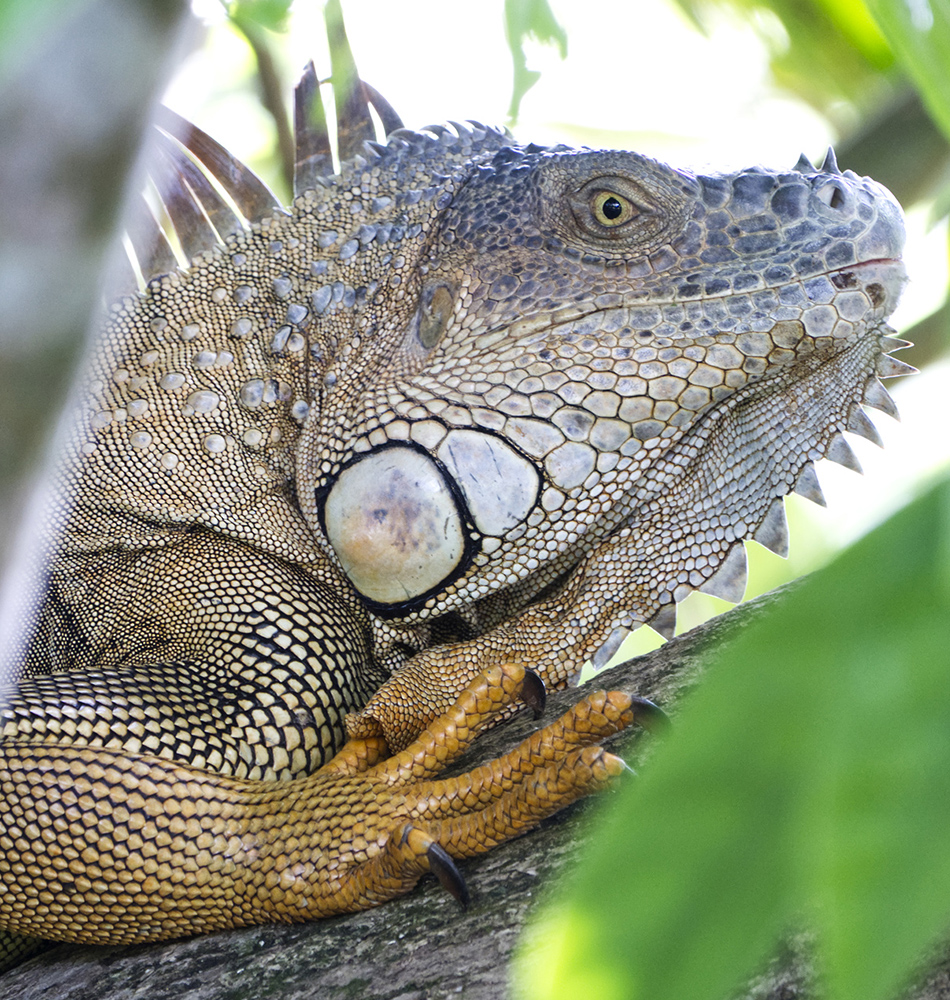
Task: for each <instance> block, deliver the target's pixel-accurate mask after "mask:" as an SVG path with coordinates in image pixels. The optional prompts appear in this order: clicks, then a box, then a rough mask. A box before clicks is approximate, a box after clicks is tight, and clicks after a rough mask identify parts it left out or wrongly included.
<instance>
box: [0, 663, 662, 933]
mask: <svg viewBox="0 0 950 1000" xmlns="http://www.w3.org/2000/svg"><path fill="white" fill-rule="evenodd" d="M529 676H531V675H529ZM524 682H525V672H524V670H523V669H522V668H521V667H520V666H516V665H505V666H500V667H493V668H491V669H490V670H488V671H487V672H486V673H484V674H483V675H481V676H480V677H478V678H477V679H476V680H475V681H474V682H473V683H472V684H471V685H470V686H469V687H468V688H467V689H466V690H465V691H464V692H463V694H462V695H461V697H460V698H459V699H458V701H457V702H456V703H455V705H454V706H453V707H452V708H451V709H450V710H449V711H448V712H446V713H445V714H444V715H442V716H441V717H439V718H438V719H437V720H436V721H435V722H434V723H433V724H432V725H430V726H429V728H428V729H427V730H425V731H424V732H423V733H422V734H421V735H420V736H419V737H418V739H416V741H415V742H414V743H412V744H411V745H410V746H409V747H407V748H406V749H405V750H402V751H401V752H399V753H397V754H396V755H394V756H392V757H385V754H386V752H387V748H386V743H385V741H384V740H383V739H382V738H380V737H367V738H363V739H354V740H351V741H350V742H348V743H347V744H346V745H345V746H344V747H343V749H342V750H341V751H340V752H339V753H338V754H337V755H336V757H334V758H333V760H331V761H330V762H329V763H328V764H327V765H325V766H324V767H323V768H321V769H320V771H318V772H317V773H315V774H313V775H311V776H309V777H307V778H303V779H299V780H296V781H284V782H257V781H246V780H236V779H233V778H226V777H222V776H220V775H214V774H209V773H208V772H205V771H199V770H197V769H194V768H188V767H183V766H181V765H178V764H175V763H172V762H170V761H166V760H162V759H159V758H154V757H130V756H123V755H121V754H117V753H113V752H110V751H106V750H101V749H89V748H82V747H70V746H56V745H48V744H47V745H41V744H33V745H16V744H8V745H6V746H4V747H2V748H0V788H2V789H3V793H4V797H5V800H6V801H5V807H4V809H3V810H2V811H0V845H2V848H0V851H2V853H0V928H5V929H7V930H11V931H15V932H18V933H22V934H30V935H35V936H37V937H42V938H51V939H56V940H71V941H85V942H95V943H131V942H141V941H149V940H161V939H163V938H171V937H180V936H183V935H188V934H196V933H201V932H204V931H209V930H214V929H220V928H225V927H238V926H246V925H250V924H259V923H266V922H274V921H282V922H289V921H302V920H308V919H313V918H315V917H322V916H329V915H331V914H335V913H341V912H347V911H353V910H359V909H364V908H367V907H370V906H375V905H377V904H379V903H382V902H384V901H385V900H388V899H391V898H393V897H395V896H398V895H400V894H402V893H404V892H406V891H408V890H409V889H410V888H412V886H414V885H415V883H416V882H417V881H418V879H419V877H420V876H421V875H422V874H423V873H424V872H427V871H431V872H433V873H435V874H436V875H437V876H438V877H439V879H440V880H441V881H442V883H443V885H445V886H446V887H447V888H448V889H449V890H450V891H451V892H452V893H453V894H454V895H455V896H456V898H458V899H459V900H460V901H461V902H462V903H463V904H464V902H465V901H466V899H467V891H466V888H465V883H464V881H463V879H462V877H461V875H460V874H459V872H458V870H457V868H456V866H455V864H454V862H453V860H452V858H453V857H455V858H460V857H470V856H472V855H476V854H480V853H482V852H484V851H487V850H489V849H490V848H491V847H493V846H494V845H496V844H499V843H501V842H503V841H505V840H509V839H511V838H512V837H515V836H517V835H518V834H519V833H521V832H523V831H525V830H528V829H530V828H531V827H533V826H535V825H536V824H537V823H538V822H540V821H541V820H542V819H544V818H545V817H547V816H550V815H551V814H553V813H555V812H557V811H558V810H559V809H561V808H563V807H564V806H566V805H568V804H569V803H571V802H573V801H574V800H576V799H578V798H580V797H581V796H583V795H587V794H589V793H591V792H593V791H595V790H597V789H598V788H600V787H602V786H603V785H605V784H606V783H608V782H609V781H610V780H611V779H612V778H613V777H615V776H616V775H618V774H620V773H621V771H622V770H623V769H624V767H625V765H624V763H623V761H622V760H621V759H620V758H618V757H615V756H614V755H612V754H610V753H607V752H606V751H605V750H604V749H603V748H602V747H600V746H599V745H598V744H599V743H600V741H601V740H603V739H604V738H605V737H607V736H610V735H612V734H613V733H616V732H618V731H620V730H621V729H624V728H625V727H626V726H628V725H629V724H630V723H631V722H633V721H634V719H635V717H640V719H641V721H644V722H646V723H648V722H650V721H652V719H653V718H655V715H656V713H657V712H658V710H657V709H655V707H654V706H652V705H651V704H650V703H649V702H645V701H642V700H640V699H632V698H630V697H629V696H627V695H625V694H620V693H618V692H610V693H606V692H602V691H600V692H596V693H594V694H591V695H588V696H587V697H585V698H584V699H582V700H581V701H580V702H578V703H577V704H576V705H575V706H574V707H573V708H571V709H570V711H568V712H566V713H565V714H564V715H563V716H562V717H561V718H560V719H558V720H557V721H556V722H553V723H551V724H550V725H548V726H545V727H544V728H543V729H541V730H539V731H538V732H536V733H535V734H534V735H532V736H531V737H529V738H528V739H526V740H525V741H524V742H523V743H521V744H520V745H519V746H517V747H516V748H515V749H513V750H512V751H510V752H509V753H507V754H505V755H504V756H502V757H499V758H497V759H495V760H493V761H491V762H490V763H488V764H484V765H482V766H480V767H477V768H475V769H474V770H472V771H469V772H468V773H466V774H462V775H459V776H458V777H453V778H444V779H440V778H438V777H437V775H438V774H439V772H440V771H442V770H443V769H444V768H445V767H446V766H447V765H448V764H449V763H451V762H452V761H453V760H455V759H457V758H458V757H459V756H460V755H461V754H462V753H463V752H464V751H465V750H466V749H467V748H468V747H469V746H470V745H471V743H472V741H473V740H474V739H475V736H476V735H477V734H478V733H479V732H480V731H481V730H483V729H484V728H486V726H488V725H489V724H490V723H491V722H492V720H493V719H496V718H497V717H498V716H499V715H500V714H501V713H503V712H504V711H506V710H507V709H509V708H510V706H511V705H512V704H514V703H516V702H517V701H518V700H519V699H520V698H521V696H522V689H523V686H524ZM529 688H531V689H532V690H535V689H534V686H533V684H532V682H530V681H529ZM532 697H534V698H535V699H536V698H537V693H536V690H535V694H534V695H533V696H529V700H531V698H532Z"/></svg>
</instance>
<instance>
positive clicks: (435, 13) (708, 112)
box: [165, 0, 950, 618]
mask: <svg viewBox="0 0 950 1000" xmlns="http://www.w3.org/2000/svg"><path fill="white" fill-rule="evenodd" d="M502 6H503V3H502V0H480V2H479V3H478V4H473V3H465V4H461V3H453V2H451V0H344V2H343V7H344V16H345V17H346V23H347V31H348V35H349V38H350V42H351V45H352V47H353V50H354V54H355V57H356V61H357V64H358V66H359V67H360V70H361V73H362V75H363V76H364V77H365V78H366V79H367V80H369V82H370V83H372V84H373V85H374V86H375V87H377V88H378V89H379V90H380V91H381V92H382V93H383V94H385V95H386V97H387V99H388V100H389V101H390V102H391V103H392V104H393V106H394V107H395V108H396V109H397V111H398V112H399V114H400V115H401V116H402V118H403V120H404V121H405V122H406V124H407V125H408V126H410V127H419V126H422V125H425V124H428V123H431V122H438V121H444V120H448V119H457V120H464V119H467V118H472V119H476V120H481V121H484V122H487V123H491V124H499V123H504V121H505V115H506V113H507V109H508V104H509V100H510V92H511V59H510V55H509V52H508V48H507V45H506V42H505V37H504V28H503V20H502ZM551 6H552V8H553V9H554V11H555V14H556V15H557V17H558V20H559V21H560V23H561V24H562V25H563V26H564V28H565V29H566V31H567V36H568V52H569V57H568V59H567V60H566V61H564V62H562V61H561V60H560V59H559V57H558V55H557V53H556V52H555V51H554V50H553V49H548V48H542V47H540V46H535V47H533V48H532V49H531V50H530V52H529V59H528V65H529V67H531V68H532V69H538V70H541V71H542V78H541V81H540V82H539V83H538V84H537V85H536V86H535V87H534V88H533V89H532V90H531V91H529V92H528V94H527V95H526V97H525V98H524V100H523V102H522V107H521V117H520V121H519V123H518V125H517V127H516V128H515V135H516V137H517V138H519V139H521V140H523V141H534V142H540V143H553V142H568V143H571V144H573V145H602V146H613V147H621V148H630V149H636V150H638V151H639V152H643V153H647V154H650V155H653V156H656V157H658V158H660V159H664V160H668V161H670V162H672V163H675V164H676V165H677V166H686V167H698V168H703V169H709V168H710V167H713V168H717V169H730V168H738V167H743V166H749V165H751V164H754V163H761V164H764V165H766V166H771V167H783V166H784V167H790V166H791V165H792V164H793V163H794V162H795V160H796V159H797V158H798V155H799V153H801V152H803V151H804V152H805V153H806V154H808V155H809V156H811V157H812V159H815V158H818V159H819V160H820V158H821V157H822V156H823V154H824V150H825V149H826V148H827V146H828V144H829V143H830V142H832V141H833V140H834V138H835V136H834V135H833V133H832V131H831V129H830V126H829V125H828V123H827V122H826V121H825V120H824V119H823V118H822V117H821V116H820V115H818V114H817V113H816V112H814V111H813V110H811V109H810V108H809V107H808V106H807V105H805V104H803V103H802V102H799V101H797V100H795V99H793V98H791V97H789V96H787V95H785V94H784V93H782V92H780V91H778V90H777V89H776V88H775V87H774V86H773V85H772V84H771V83H770V81H769V75H768V58H767V53H766V50H765V47H764V45H763V43H762V42H761V40H760V38H759V36H758V35H757V34H756V32H755V30H754V28H753V26H752V24H750V23H741V22H736V21H734V20H729V19H726V18H722V19H721V20H720V21H719V22H718V23H717V24H715V25H714V28H713V30H712V32H711V34H710V37H708V38H706V37H703V36H702V35H701V34H699V33H698V32H697V31H695V30H694V29H693V28H692V27H691V25H690V24H689V22H688V21H687V20H686V19H685V18H684V17H683V16H682V15H681V14H680V13H679V12H678V11H677V10H676V9H675V8H674V7H673V6H672V4H667V3H664V2H661V0H583V2H576V0H574V2H568V0H551ZM193 8H194V10H195V13H196V14H197V15H198V17H199V18H200V19H201V21H202V22H203V23H204V24H205V25H206V26H207V28H206V33H205V35H204V37H203V38H202V37H201V35H200V33H199V34H198V35H197V37H196V50H195V51H194V52H193V54H192V55H190V56H189V57H188V58H187V59H186V60H185V62H184V64H183V65H182V67H181V70H180V72H179V73H178V75H177V76H176V78H175V80H174V81H173V83H172V85H171V86H170V88H169V90H168V92H167V94H166V98H165V101H166V103H167V104H169V105H170V106H171V107H173V108H174V109H175V110H177V111H178V112H179V113H181V114H183V115H185V116H186V117H189V118H191V119H192V120H194V121H195V122H196V123H197V124H199V125H201V126H202V127H203V128H205V129H206V130H207V131H209V132H211V133H212V134H213V135H214V136H215V137H216V138H217V139H219V140H220V141H221V142H223V143H224V145H225V146H226V147H227V148H229V149H230V150H231V151H232V152H234V153H235V154H236V155H237V156H239V157H240V158H241V159H244V160H246V161H249V162H251V164H252V165H253V164H254V160H255V157H256V156H257V154H258V153H259V152H260V151H261V150H263V149H267V148H268V147H269V145H270V144H271V142H272V138H271V132H270V124H269V121H268V118H267V116H266V114H265V112H263V110H262V109H261V108H260V106H259V105H258V104H257V103H256V102H255V101H254V99H253V97H252V96H250V95H248V94H247V93H246V92H243V91H241V90H240V89H239V88H240V86H241V85H242V83H243V81H244V79H245V78H246V76H247V73H248V70H249V67H250V66H251V65H252V62H253V60H252V56H251V54H250V52H249V50H248V48H247V46H246V45H245V44H244V42H243V41H242V40H241V39H240V38H238V37H237V36H236V35H235V34H234V33H233V32H232V31H230V30H229V29H228V28H227V27H226V26H225V25H224V23H223V22H224V18H223V11H222V8H221V6H220V4H219V3H218V2H217V0H193ZM293 18H294V19H293V24H292V30H291V33H290V36H289V40H288V44H287V53H288V54H287V60H286V71H287V78H288V87H289V86H290V84H291V83H292V82H293V81H294V80H295V79H296V75H297V73H298V71H299V68H300V67H302V66H303V65H304V63H305V62H306V61H307V60H308V59H310V58H313V59H314V60H315V62H316V64H317V73H318V75H320V76H325V75H328V66H329V62H328V57H327V55H326V42H325V38H324V34H323V21H322V4H321V3H320V2H319V0H298V2H297V3H296V5H295V7H294V14H293ZM765 27H766V29H767V30H769V31H771V32H773V33H775V32H777V33H778V35H779V37H781V33H782V29H781V26H780V25H778V24H777V22H771V21H767V22H766V23H765ZM202 44H203V47H200V46H201V45H202ZM908 222H909V230H910V237H909V241H908V247H907V253H906V260H907V264H908V271H909V273H910V275H911V284H910V287H909V289H908V292H907V293H906V294H905V299H904V301H903V302H902V303H901V305H900V307H899V309H898V312H897V314H896V315H895V317H894V319H893V320H892V322H893V323H894V325H895V326H896V327H897V328H898V329H901V328H905V327H907V326H909V325H910V324H911V323H912V322H914V321H915V320H917V319H919V318H921V317H922V316H925V315H927V314H928V313H929V312H930V311H932V310H933V309H934V308H936V306H937V305H939V303H940V301H941V299H942V296H943V290H944V289H945V288H946V283H947V249H946V248H947V234H946V230H945V227H939V228H938V229H936V230H933V231H930V232H928V229H927V213H926V211H923V210H920V211H917V212H915V213H914V214H913V216H912V217H911V218H910V219H909V220H908ZM909 360H911V361H912V360H913V357H912V355H911V357H910V359H909ZM948 382H950V363H944V364H942V365H940V366H935V367H933V368H932V369H931V370H930V371H929V372H928V373H927V374H926V375H924V376H918V377H914V378H913V379H903V380H899V383H898V384H897V385H895V383H893V382H892V383H891V386H892V387H893V395H894V396H895V398H896V399H897V401H898V405H899V407H900V410H901V414H902V422H901V423H900V424H898V423H896V422H895V421H893V420H891V419H890V418H889V417H886V416H884V415H877V414H875V412H874V411H872V417H874V419H875V421H876V423H877V424H878V427H879V429H880V431H881V434H882V436H883V437H884V440H885V444H886V448H885V450H884V451H883V452H882V451H879V450H878V449H876V448H875V447H874V446H872V445H870V444H868V443H867V442H865V441H864V440H863V439H857V441H856V442H855V441H852V444H853V445H854V448H855V451H856V452H857V453H858V456H859V458H860V460H861V462H862V464H863V465H864V468H865V476H864V477H859V476H856V475H855V474H854V473H852V472H848V471H847V470H844V469H841V468H840V467H838V466H834V465H831V464H830V463H828V462H823V463H821V465H820V466H819V475H820V478H821V481H822V485H823V488H824V491H825V495H826V497H827V499H828V508H827V509H826V510H822V509H820V508H817V507H815V506H814V505H812V504H809V503H808V502H807V501H800V500H799V499H798V498H793V499H792V501H791V502H790V505H789V506H790V511H789V517H790V523H791V529H792V559H791V560H790V565H788V566H787V567H786V566H781V567H780V566H779V565H778V562H779V561H778V560H777V559H774V557H771V556H770V555H769V554H766V553H764V552H761V554H758V553H757V554H756V556H755V559H756V561H755V562H754V563H753V577H752V581H751V586H752V587H753V588H754V589H755V590H756V591H759V590H761V589H768V588H769V587H770V586H772V585H774V583H776V582H778V581H779V579H780V577H782V576H787V575H788V572H789V571H791V572H792V573H793V574H797V573H800V572H803V571H806V570H808V569H811V568H814V566H815V565H816V564H817V563H818V562H821V561H824V559H826V558H827V546H832V547H834V546H836V545H840V544H845V543H847V542H848V541H850V540H852V539H853V538H855V537H856V536H858V535H859V534H861V533H862V532H863V531H865V530H867V529H868V528H869V527H870V526H872V525H873V524H875V523H877V522H878V521H879V520H881V519H882V518H883V517H884V516H885V515H886V514H888V513H890V512H891V511H893V510H894V509H896V508H897V507H899V506H900V505H901V503H903V502H904V501H905V500H907V499H908V498H909V497H910V496H911V495H913V492H914V487H915V484H916V483H918V482H920V481H921V480H922V479H927V478H929V477H930V476H932V475H933V474H934V472H935V470H936V469H937V468H938V467H940V466H944V465H946V464H947V462H948V460H950V434H948V433H947V428H948V421H947V417H946V410H945V405H944V403H943V397H944V395H945V387H946V385H947V384H948ZM901 383H902V384H901ZM941 386H942V387H944V388H942V389H941ZM819 540H820V544H816V542H817V541H819ZM755 549H758V547H757V546H750V551H751V550H755ZM760 551H761V550H760ZM696 597H698V595H695V596H694V597H693V598H690V602H695V601H696ZM708 600H710V601H711V600H712V599H708ZM696 603H699V602H696ZM697 613H698V614H705V613H706V612H705V611H697ZM681 618H682V616H681Z"/></svg>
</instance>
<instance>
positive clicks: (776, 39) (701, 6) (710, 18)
mask: <svg viewBox="0 0 950 1000" xmlns="http://www.w3.org/2000/svg"><path fill="white" fill-rule="evenodd" d="M675 3H676V4H677V6H679V7H680V9H681V10H683V12H684V13H685V14H686V15H687V16H688V17H689V18H690V19H691V20H692V22H693V23H694V24H695V25H696V26H697V27H698V28H699V29H700V30H702V31H708V30H709V28H710V26H711V25H712V24H713V23H714V20H715V15H716V14H717V13H719V14H721V13H722V12H724V11H725V12H729V13H731V14H732V15H734V16H736V17H738V18H739V19H741V20H742V21H744V22H747V23H751V24H752V25H754V26H755V27H756V28H757V30H758V33H759V35H760V36H761V37H762V39H763V41H765V43H766V45H767V46H768V49H769V51H770V53H771V67H772V73H773V75H774V77H775V79H776V82H777V83H778V84H779V85H781V86H783V87H785V88H786V89H788V90H790V91H791V92H792V93H794V94H796V95H797V96H799V97H801V98H803V99H804V100H806V101H808V102H809V103H810V104H811V105H812V106H813V107H815V108H817V110H819V111H820V112H821V113H822V114H824V115H826V116H827V117H828V118H830V119H831V120H832V121H833V122H835V123H836V124H838V125H839V127H840V126H842V125H846V123H847V121H848V119H850V118H852V117H853V115H852V113H851V112H850V109H849V108H847V107H844V106H842V102H847V104H848V105H851V106H853V107H854V108H857V109H858V110H859V112H864V113H868V112H871V111H873V110H874V108H875V107H877V106H878V105H879V104H880V103H881V101H882V100H884V99H886V96H887V93H888V91H889V89H890V88H891V86H892V85H893V84H894V82H895V79H896V74H895V73H893V72H892V71H893V69H894V66H895V60H894V54H893V52H892V51H891V48H890V46H889V45H888V42H887V40H886V39H885V37H884V35H883V34H882V33H881V31H880V29H879V28H878V26H877V24H876V23H875V21H874V19H873V17H872V16H871V14H870V12H869V11H868V8H867V6H866V5H865V4H864V3H863V2H862V0H770V2H764V0H675Z"/></svg>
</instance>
